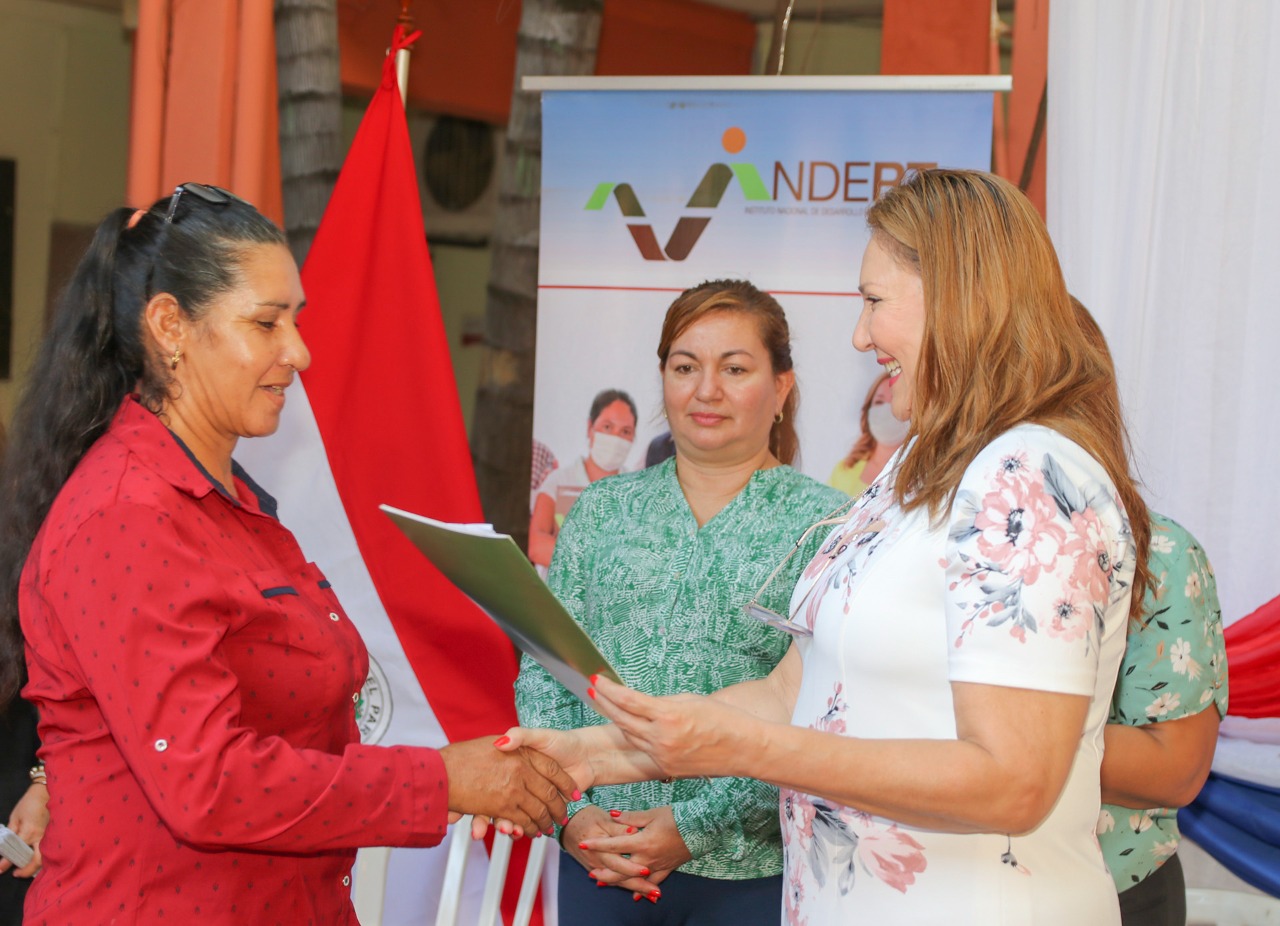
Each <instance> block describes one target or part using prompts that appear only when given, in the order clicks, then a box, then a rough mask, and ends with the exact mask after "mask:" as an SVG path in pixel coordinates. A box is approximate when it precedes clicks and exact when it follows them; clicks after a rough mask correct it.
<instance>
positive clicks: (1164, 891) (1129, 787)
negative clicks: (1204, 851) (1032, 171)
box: [1072, 296, 1227, 926]
mask: <svg viewBox="0 0 1280 926" xmlns="http://www.w3.org/2000/svg"><path fill="white" fill-rule="evenodd" d="M1072 303H1073V304H1074V306H1075V310H1076V317H1077V319H1078V321H1079V322H1080V326H1081V327H1082V328H1083V329H1084V331H1085V334H1086V336H1088V337H1089V338H1090V340H1092V341H1093V343H1094V344H1095V345H1096V346H1098V347H1100V348H1101V349H1102V352H1103V354H1104V355H1105V356H1107V357H1110V355H1111V354H1110V350H1109V349H1108V348H1107V341H1106V338H1105V337H1104V336H1103V334H1102V329H1101V328H1099V327H1098V323H1097V321H1096V320H1095V319H1094V317H1093V316H1092V315H1091V314H1089V310H1088V309H1086V308H1085V307H1084V305H1083V304H1082V303H1081V302H1080V301H1079V300H1078V299H1076V298H1075V297H1074V296H1073V297H1072ZM1149 514H1150V516H1151V546H1150V552H1149V554H1148V556H1147V564H1148V567H1149V568H1150V570H1151V585H1150V586H1149V587H1148V589H1147V594H1146V598H1145V599H1144V601H1143V609H1142V618H1141V620H1138V621H1134V622H1131V623H1130V625H1129V634H1128V637H1127V638H1126V641H1125V651H1124V662H1122V663H1121V664H1120V674H1119V677H1118V678H1117V679H1116V690H1115V694H1114V696H1113V697H1112V700H1111V716H1110V717H1109V718H1108V720H1107V727H1106V732H1105V737H1106V740H1105V743H1106V752H1105V753H1104V754H1103V757H1102V799H1103V801H1105V802H1106V803H1104V804H1103V805H1102V812H1101V814H1100V815H1099V817H1098V842H1099V844H1100V845H1101V846H1102V854H1103V856H1104V857H1105V858H1106V860H1107V867H1108V868H1109V869H1111V877H1112V878H1113V879H1115V882H1116V890H1117V891H1119V892H1120V916H1121V919H1122V922H1123V926H1184V924H1185V923H1186V921H1187V897H1186V885H1185V883H1184V882H1183V879H1182V865H1181V863H1180V862H1179V861H1178V857H1177V855H1175V853H1176V852H1177V850H1178V842H1179V840H1180V839H1181V838H1182V837H1181V835H1180V834H1179V832H1178V810H1177V809H1178V808H1179V807H1183V806H1185V805H1187V804H1190V803H1191V802H1192V801H1193V800H1195V797H1196V795H1197V794H1198V793H1199V792H1200V788H1201V787H1203V785H1204V781H1205V779H1206V778H1207V777H1208V775H1209V766H1210V765H1211V764H1212V763H1213V750H1214V746H1215V745H1216V744H1217V741H1218V724H1219V722H1220V721H1221V719H1222V718H1223V717H1225V716H1226V713H1227V650H1226V643H1225V641H1224V640H1223V636H1222V607H1221V606H1220V605H1219V604H1218V586H1217V582H1216V581H1215V579H1214V576H1213V567H1212V566H1210V565H1209V557H1208V556H1206V555H1205V552H1204V550H1203V549H1201V547H1200V544H1199V543H1197V542H1196V538H1195V537H1193V536H1191V534H1190V533H1189V532H1188V531H1187V530H1186V528H1184V527H1183V526H1182V525H1181V524H1178V523H1177V522H1176V521H1174V520H1172V519H1170V518H1166V517H1165V516H1164V515H1162V514H1157V513H1156V512H1154V511H1150V512H1149Z"/></svg>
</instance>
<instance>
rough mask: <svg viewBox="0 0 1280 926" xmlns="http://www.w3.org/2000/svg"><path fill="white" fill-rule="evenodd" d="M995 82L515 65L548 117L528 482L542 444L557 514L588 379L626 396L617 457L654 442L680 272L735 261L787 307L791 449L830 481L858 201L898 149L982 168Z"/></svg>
mask: <svg viewBox="0 0 1280 926" xmlns="http://www.w3.org/2000/svg"><path fill="white" fill-rule="evenodd" d="M1009 86H1010V84H1009V78H1007V77H958V78H936V77H929V78H901V77H883V78H879V77H867V78H838V79H832V78H786V77H778V78H704V79H699V78H668V79H659V78H533V79H528V80H526V82H525V88H526V89H530V90H538V91H541V92H542V119H543V123H542V136H543V148H542V215H541V242H540V247H541V251H540V257H539V273H538V329H537V373H536V381H535V389H534V417H533V436H534V442H535V454H534V466H535V472H534V479H533V484H534V485H538V484H539V483H541V482H542V481H543V478H545V473H546V472H547V470H546V466H547V462H548V455H549V456H551V457H554V458H555V461H556V463H557V466H558V470H559V471H558V472H557V473H556V474H555V477H554V478H553V479H552V480H551V481H550V482H548V483H546V485H547V486H548V493H549V494H552V495H553V496H555V497H553V498H552V500H553V501H555V502H556V503H557V509H556V511H557V516H558V517H561V518H562V516H563V514H564V513H565V510H566V509H567V508H568V506H569V505H570V504H571V503H572V501H573V499H574V497H576V492H577V491H580V489H581V485H580V483H581V482H582V481H583V460H584V458H585V457H586V456H587V454H588V452H589V438H588V418H589V413H590V410H591V405H592V401H593V399H594V398H595V397H596V396H597V395H598V394H599V393H601V392H602V391H604V390H610V389H615V390H621V391H623V392H625V393H627V394H628V395H629V396H631V397H632V398H633V399H634V402H635V405H636V409H637V415H636V419H637V420H636V422H635V440H634V442H633V443H632V444H631V446H630V448H629V449H628V451H627V453H626V456H625V459H624V460H623V462H622V464H621V467H622V469H624V470H630V469H637V468H640V467H642V466H644V465H645V463H646V457H649V458H650V459H652V458H654V457H657V456H660V452H659V451H660V449H661V444H662V440H661V438H662V436H663V435H664V433H665V432H666V430H667V429H666V427H665V425H666V422H665V421H664V420H663V418H662V404H661V383H660V378H659V372H658V359H657V354H656V349H657V346H658V336H659V331H660V329H661V325H662V319H663V316H664V314H665V312H666V309H667V307H668V306H669V305H670V303H671V302H672V300H673V299H674V298H675V297H676V296H677V295H678V294H679V293H680V292H681V291H682V290H684V289H686V288H687V287H689V286H693V285H695V284H697V283H700V282H702V281H704V280H710V279H723V278H741V279H746V280H749V281H751V282H752V283H754V284H755V285H756V286H758V287H759V288H761V289H764V290H768V291H769V292H771V293H772V294H773V295H774V296H775V297H776V298H777V299H778V301H779V302H780V303H781V304H782V307H783V308H784V309H785V310H786V313H787V318H788V321H789V323H790V327H791V332H792V350H793V359H794V363H795V371H796V379H797V382H798V384H799V387H800V394H801V404H800V409H799V415H798V419H797V429H798V433H799V437H800V459H799V460H798V461H797V463H796V464H795V465H796V466H797V468H798V469H800V470H802V471H803V472H805V473H807V474H809V475H811V476H813V477H815V478H817V479H820V480H822V481H828V479H829V477H831V475H832V470H833V468H834V467H835V466H836V464H837V463H839V462H840V461H841V460H843V458H844V457H845V456H846V455H847V454H848V452H849V450H850V448H851V446H852V445H853V443H854V442H855V441H856V440H857V438H858V437H859V434H860V430H861V428H860V411H861V407H862V403H863V401H864V398H865V396H866V393H867V390H868V388H869V387H870V386H871V384H872V383H873V382H874V380H875V379H876V377H877V376H878V374H879V372H880V370H879V368H878V367H877V365H876V364H875V362H874V358H873V357H871V356H866V355H862V354H859V353H858V352H857V351H855V350H854V348H853V346H852V343H851V339H852V335H853V327H854V323H855V321H856V320H857V315H858V312H859V311H860V310H861V308H862V303H861V299H860V298H859V297H858V270H859V264H860V261H861V257H862V251H863V248H864V247H865V246H866V243H867V238H868V234H867V229H866V220H865V214H866V210H867V207H868V205H869V204H870V203H871V202H873V201H874V200H875V198H876V197H877V196H879V195H881V194H882V193H883V192H884V191H885V190H887V189H888V188H889V187H891V186H892V185H893V184H895V183H897V182H899V181H900V180H901V179H902V178H903V176H904V175H905V174H906V173H907V172H908V171H909V170H911V169H912V168H924V167H934V166H938V167H962V168H980V169H983V170H987V169H990V164H991V133H992V110H993V100H994V99H995V93H997V92H999V91H1003V90H1008V89H1009ZM623 417H626V416H625V415H624V416H623ZM655 439H656V444H655ZM651 444H653V445H654V446H653V447H651ZM539 445H541V446H539ZM607 450H608V452H610V453H613V454H614V456H615V457H616V455H618V454H619V453H620V450H621V448H619V447H618V446H617V445H616V443H614V446H612V447H609V448H607ZM607 456H608V453H604V454H601V458H602V459H603V458H606V457H607ZM575 483H579V484H578V485H575ZM553 486H554V489H552V488H551V487H553ZM537 494H538V493H537V492H534V493H533V495H532V496H531V505H532V504H533V501H534V500H535V499H536V497H537Z"/></svg>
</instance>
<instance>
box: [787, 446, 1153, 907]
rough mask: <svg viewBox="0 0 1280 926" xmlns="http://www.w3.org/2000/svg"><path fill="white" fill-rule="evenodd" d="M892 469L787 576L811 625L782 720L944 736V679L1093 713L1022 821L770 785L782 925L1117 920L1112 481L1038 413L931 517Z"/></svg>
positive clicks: (1124, 567)
mask: <svg viewBox="0 0 1280 926" xmlns="http://www.w3.org/2000/svg"><path fill="white" fill-rule="evenodd" d="M903 452H909V448H907V449H906V450H905V451H903ZM892 480H893V467H892V463H891V465H890V466H889V467H886V472H885V474H884V475H883V476H882V477H881V478H880V479H879V480H877V482H876V483H874V484H873V485H872V486H871V487H869V488H868V489H867V491H866V492H865V493H863V495H862V496H861V497H860V498H859V499H858V501H857V503H856V505H855V507H854V511H853V515H852V517H851V518H850V520H849V521H848V523H847V524H845V525H842V526H837V527H836V529H835V530H834V531H833V532H832V534H831V535H830V537H829V538H828V539H827V542H826V544H825V545H824V546H823V548H822V551H821V552H820V553H819V554H818V556H817V557H815V558H814V560H813V561H812V562H811V563H810V564H809V566H808V567H807V568H806V570H805V573H804V574H803V576H802V577H801V579H800V581H799V583H798V584H797V586H796V589H795V592H794V594H793V597H792V608H793V609H794V608H797V607H798V608H799V612H798V614H797V618H796V619H797V621H799V622H801V623H803V624H805V625H806V626H808V627H809V628H811V629H812V630H813V636H812V637H808V638H800V639H799V644H798V645H799V648H800V652H801V655H802V657H803V660H804V675H803V681H802V683H801V688H800V692H799V696H798V699H797V702H796V708H795V712H794V714H793V716H792V723H795V724H797V725H800V726H807V727H812V728H814V729H818V730H826V731H829V732H831V733H836V734H839V735H842V736H856V737H866V738H880V739H954V738H955V736H956V725H955V715H954V706H953V703H952V695H951V687H950V686H951V683H952V682H972V683H980V684H987V685H1001V686H1010V687H1019V688H1030V689H1036V690H1043V691H1053V692H1062V693H1068V694H1077V695H1087V696H1089V698H1090V707H1089V711H1088V719H1087V722H1086V725H1085V730H1084V733H1083V735H1082V736H1081V738H1080V743H1079V746H1078V748H1077V751H1076V756H1075V760H1074V764H1073V766H1072V769H1071V773H1070V776H1069V778H1068V781H1067V784H1066V787H1065V788H1064V790H1063V792H1062V795H1061V796H1060V798H1059V800H1058V802H1057V804H1056V805H1055V807H1054V809H1053V811H1052V812H1051V814H1050V815H1049V817H1048V818H1047V819H1046V820H1045V821H1044V822H1043V823H1041V824H1040V826H1039V827H1037V828H1036V829H1035V830H1034V831H1033V832H1031V833H1026V834H1021V835H1015V836H1012V837H1010V836H1007V835H1005V834H1002V833H992V834H978V835H956V834H951V833H941V832H937V831H934V830H928V829H922V828H919V827H913V826H907V825H904V824H900V823H895V822H893V821H892V820H887V819H884V818H880V817H876V816H872V815H870V814H866V813H863V812H861V811H859V810H858V809H857V808H855V807H844V806H840V805H838V804H835V803H834V802H832V801H828V800H825V799H822V798H819V797H813V796H811V795H807V794H802V793H799V792H795V791H790V790H786V789H784V790H783V791H782V793H781V818H782V834H783V843H784V846H785V851H786V875H785V876H786V889H785V900H784V911H783V920H784V922H785V923H788V924H792V926H801V924H807V926H826V924H837V923H868V924H891V923H904V924H912V926H918V924H929V923H939V924H943V923H945V924H948V926H956V924H974V926H979V924H980V926H996V924H1009V926H1028V924H1052V926H1058V924H1061V926H1078V924H1085V923H1087V924H1089V926H1107V924H1113V923H1115V924H1118V923H1119V922H1120V915H1119V907H1118V904H1117V901H1116V892H1115V887H1114V885H1113V883H1112V880H1111V877H1110V875H1108V873H1107V869H1106V866H1105V864H1104V863H1103V859H1102V853H1101V850H1100V849H1099V847H1098V842H1097V839H1096V837H1095V836H1094V826H1095V823H1096V822H1097V817H1098V807H1099V805H1100V791H1099V779H1098V769H1099V765H1100V764H1101V760H1102V731H1103V726H1104V724H1105V723H1106V720H1107V712H1108V709H1109V707H1110V701H1111V692H1112V688H1113V686H1114V684H1115V678H1116V671H1117V668H1118V666H1119V663H1120V658H1121V655H1122V653H1123V650H1124V635H1125V626H1126V621H1127V619H1128V610H1129V593H1130V585H1131V582H1132V577H1133V551H1132V540H1131V536H1130V533H1129V526H1128V521H1127V520H1126V518H1125V515H1124V512H1123V509H1122V508H1121V506H1120V504H1119V502H1118V500H1117V499H1116V497H1115V492H1114V486H1113V485H1112V484H1111V482H1110V480H1109V479H1108V477H1107V475H1106V472H1105V470H1104V469H1103V468H1102V466H1101V465H1099V464H1098V463H1097V462H1096V461H1095V460H1094V459H1093V458H1092V457H1090V456H1089V455H1088V454H1087V453H1086V452H1085V451H1084V450H1083V449H1081V448H1080V447H1079V446H1077V445H1076V444H1074V443H1072V442H1071V441H1069V440H1067V439H1066V438H1064V437H1063V436H1061V435H1060V434H1058V433H1056V432H1054V431H1052V430H1050V429H1048V428H1044V427H1040V426H1036V425H1023V426H1020V427H1017V428H1014V429H1012V430H1010V431H1008V432H1007V433H1005V434H1003V435H1001V436H1000V437H999V438H997V439H996V440H994V441H993V442H992V443H991V444H990V445H988V446H987V447H986V448H985V449H984V450H983V451H982V452H981V453H980V454H979V455H978V457H977V458H976V459H975V460H974V461H973V463H972V464H971V465H970V466H969V468H968V470H967V471H966V473H965V475H964V478H963V480H962V482H961V485H960V489H959V492H958V493H957V495H956V499H955V503H954V504H953V506H952V508H951V510H950V512H949V513H948V515H947V517H946V518H945V522H944V523H942V524H940V525H937V526H931V525H930V524H929V518H928V514H927V511H924V510H916V511H913V512H911V513H910V514H904V513H903V511H902V510H901V509H900V508H899V507H898V505H897V504H896V502H895V500H894V498H893V492H892ZM940 773H941V770H940ZM847 774H857V772H856V770H850V771H849V772H847Z"/></svg>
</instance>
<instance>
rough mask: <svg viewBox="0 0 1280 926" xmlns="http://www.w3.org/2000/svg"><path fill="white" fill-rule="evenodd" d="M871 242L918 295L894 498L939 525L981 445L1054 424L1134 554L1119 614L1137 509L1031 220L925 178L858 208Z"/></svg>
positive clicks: (1105, 399)
mask: <svg viewBox="0 0 1280 926" xmlns="http://www.w3.org/2000/svg"><path fill="white" fill-rule="evenodd" d="M867 224H868V225H869V226H870V227H871V229H872V235H873V237H875V238H876V240H877V241H878V242H879V243H880V244H881V245H883V246H885V247H886V248H887V249H888V250H889V252H890V253H891V254H893V255H894V256H895V258H896V259H898V260H899V261H901V262H902V263H903V265H904V266H906V267H908V268H910V269H911V270H913V271H914V272H915V273H917V274H919V275H920V279H921V282H922V283H923V287H924V304H925V330H924V337H923V340H922V342H921V346H920V356H919V358H918V360H917V363H916V374H915V375H916V379H915V383H914V386H913V389H914V402H913V408H912V417H911V430H910V434H909V435H908V440H910V439H911V437H912V436H914V437H915V438H916V443H915V446H914V447H912V450H911V453H909V454H908V455H907V456H906V457H905V458H904V459H903V461H902V463H901V465H900V466H899V468H898V472H897V477H896V482H895V490H896V494H897V497H898V498H899V499H902V505H903V507H904V508H905V509H906V510H908V511H910V510H914V509H916V508H920V507H926V508H927V509H928V512H929V516H930V517H931V518H932V519H933V520H934V521H935V522H937V521H939V520H940V519H941V518H942V517H943V515H944V514H945V512H946V511H947V510H948V509H949V508H950V507H951V504H952V502H953V501H954V499H955V494H956V491H957V489H958V488H959V486H960V480H961V478H962V477H963V475H964V472H965V470H966V469H967V468H968V466H969V464H970V463H972V462H973V459H974V458H975V457H976V456H977V455H978V452H979V451H980V450H982V448H983V447H985V446H986V445H987V444H989V443H991V441H993V440H994V439H995V438H996V437H998V436H999V435H1000V434H1002V433H1004V432H1005V431H1007V430H1009V429H1010V428H1013V427H1016V426H1017V425H1020V424H1040V425H1044V426H1045V427H1049V428H1052V429H1053V430H1055V431H1057V432H1058V433H1060V434H1062V435H1064V436H1065V437H1067V438H1069V439H1070V440H1072V441H1074V442H1075V443H1077V444H1079V445H1080V446H1081V447H1083V448H1084V449H1085V450H1087V451H1088V452H1089V453H1090V454H1091V455H1092V456H1093V458H1094V459H1096V460H1097V461H1098V462H1099V463H1100V464H1101V465H1102V467H1103V468H1104V469H1105V470H1106V471H1107V475H1108V476H1109V477H1110V478H1111V481H1112V482H1113V483H1114V484H1115V487H1116V490H1117V493H1118V494H1119V496H1120V501H1121V502H1122V504H1123V505H1124V509H1125V512H1126V513H1127V515H1128V518H1129V525H1130V529H1131V530H1132V532H1133V539H1134V546H1135V549H1136V574H1135V576H1134V583H1133V597H1132V600H1131V602H1130V615H1131V616H1137V615H1139V614H1140V613H1141V611H1142V607H1143V598H1144V593H1145V591H1146V588H1147V586H1148V585H1149V583H1150V572H1149V570H1148V568H1147V546H1148V542H1149V539H1150V535H1151V524H1150V520H1149V518H1148V515H1147V506H1146V504H1145V503H1144V502H1143V500H1142V496H1141V495H1140V494H1139V493H1138V487H1137V483H1136V481H1135V480H1134V478H1133V477H1132V476H1131V474H1130V470H1129V452H1128V451H1129V440H1128V432H1127V431H1126V429H1125V425H1124V418H1123V415H1122V413H1121V409H1120V397H1119V393H1118V391H1117V389H1116V381H1115V375H1114V371H1113V369H1112V367H1111V363H1110V358H1109V357H1108V356H1106V353H1105V351H1104V350H1101V349H1099V347H1098V346H1097V344H1096V343H1094V342H1093V340H1092V339H1090V338H1089V337H1088V336H1087V335H1086V334H1085V332H1084V331H1083V329H1082V328H1081V326H1080V323H1079V321H1078V320H1077V316H1076V312H1075V309H1074V308H1073V306H1072V304H1071V297H1070V296H1069V295H1068V294H1067V288H1066V284H1065V283H1064V281H1063V278H1062V269H1061V267H1060V266H1059V264H1058V257H1057V254H1056V253H1055V252H1054V249H1053V244H1052V242H1051V241H1050V240H1049V234H1048V232H1047V231H1046V230H1045V227H1044V222H1043V221H1042V220H1041V218H1040V215H1039V213H1037V212H1036V210H1035V208H1034V207H1033V206H1032V205H1031V203H1030V202H1028V201H1027V198H1026V197H1025V196H1023V195H1022V193H1021V192H1019V190H1018V189H1017V187H1015V186H1013V185H1012V184H1010V183H1008V182H1007V181H1005V180H1002V179H1001V178H999V177H996V176H993V175H992V174H988V173H984V172H982V171H973V170H926V171H920V172H918V173H915V174H913V175H911V176H909V177H908V178H907V180H906V181H904V182H903V183H902V184H900V185H899V186H896V187H894V188H893V189H892V190H890V191H889V192H888V193H886V194H885V195H884V196H883V197H882V198H881V199H880V200H878V201H877V202H876V203H875V204H874V205H873V206H872V207H871V208H870V209H869V210H867Z"/></svg>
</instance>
